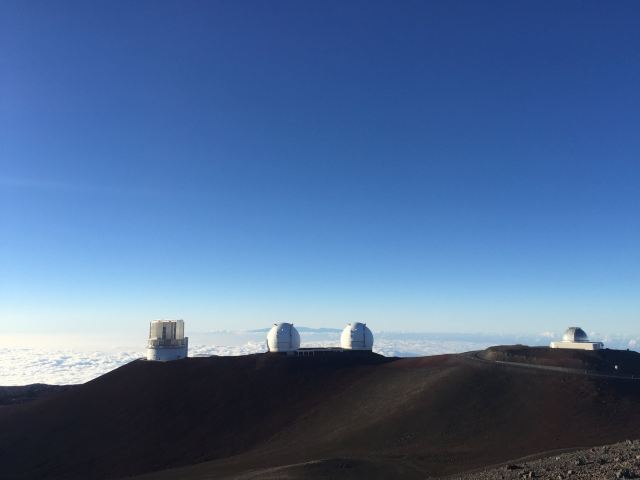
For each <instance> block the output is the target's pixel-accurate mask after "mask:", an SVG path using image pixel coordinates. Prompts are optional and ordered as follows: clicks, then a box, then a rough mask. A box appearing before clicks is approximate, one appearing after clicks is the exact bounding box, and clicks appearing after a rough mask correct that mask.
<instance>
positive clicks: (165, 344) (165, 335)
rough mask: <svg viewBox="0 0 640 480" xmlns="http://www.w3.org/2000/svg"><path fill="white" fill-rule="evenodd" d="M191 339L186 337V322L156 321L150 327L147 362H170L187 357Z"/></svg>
mask: <svg viewBox="0 0 640 480" xmlns="http://www.w3.org/2000/svg"><path fill="white" fill-rule="evenodd" d="M188 349H189V338H188V337H185V336H184V320H154V321H153V322H151V325H150V326H149V342H148V343H147V360H155V361H158V362H169V361H171V360H179V359H181V358H185V357H186V356H187V352H188Z"/></svg>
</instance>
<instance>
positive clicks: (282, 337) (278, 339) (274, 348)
mask: <svg viewBox="0 0 640 480" xmlns="http://www.w3.org/2000/svg"><path fill="white" fill-rule="evenodd" d="M299 348H300V334H299V333H298V330H296V328H295V327H294V326H293V323H275V324H274V325H273V327H271V330H269V333H268V334H267V349H268V350H269V351H270V352H292V351H294V350H297V349H299Z"/></svg>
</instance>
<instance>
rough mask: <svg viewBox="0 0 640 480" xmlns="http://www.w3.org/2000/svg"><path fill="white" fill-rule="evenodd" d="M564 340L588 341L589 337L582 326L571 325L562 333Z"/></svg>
mask: <svg viewBox="0 0 640 480" xmlns="http://www.w3.org/2000/svg"><path fill="white" fill-rule="evenodd" d="M562 341H563V342H588V341H589V337H588V336H587V334H586V333H585V331H584V330H582V329H581V328H580V327H569V328H567V330H566V331H565V332H564V335H562Z"/></svg>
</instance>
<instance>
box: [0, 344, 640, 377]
mask: <svg viewBox="0 0 640 480" xmlns="http://www.w3.org/2000/svg"><path fill="white" fill-rule="evenodd" d="M265 335H266V333H265V332H263V331H254V332H209V333H196V334H191V335H190V338H189V356H192V357H196V356H208V355H221V356H222V355H224V356H227V355H248V354H252V353H260V352H265V351H266V345H265ZM301 336H302V340H303V342H302V346H303V347H330V346H337V345H339V338H340V333H339V331H335V332H326V331H321V332H317V331H315V332H314V331H304V332H303V333H302V334H301ZM590 337H591V338H593V339H597V340H602V341H604V342H605V344H606V346H607V347H609V348H622V349H626V348H629V349H632V350H636V349H637V348H638V347H639V346H640V335H618V336H611V335H598V334H596V333H590ZM554 339H559V335H557V334H554V333H550V332H545V333H541V334H539V335H489V334H481V333H478V334H443V333H431V334H429V333H407V332H375V347H374V351H375V352H376V353H380V354H382V355H385V356H390V357H393V356H397V357H414V356H425V355H438V354H443V353H460V352H467V351H471V350H481V349H484V348H487V347H489V346H491V345H505V344H517V343H520V344H525V345H531V346H534V345H548V344H549V341H551V340H554ZM62 343H63V342H58V341H56V339H55V338H52V339H48V338H42V337H40V338H38V339H37V341H34V340H33V339H30V338H28V337H21V338H19V339H16V338H9V337H0V345H4V346H3V348H0V386H8V385H28V384H32V383H48V384H52V385H68V384H78V383H84V382H87V381H89V380H92V379H94V378H96V377H98V376H100V375H103V374H105V373H107V372H109V371H111V370H113V369H115V368H118V367H120V366H122V365H124V364H126V363H129V362H131V361H133V360H136V359H138V358H141V357H143V356H144V354H145V348H144V340H143V341H142V342H140V343H141V345H136V346H126V345H122V346H114V343H113V342H112V343H111V344H105V343H104V342H100V341H96V340H95V338H94V339H92V341H88V340H87V341H82V339H78V341H76V342H74V344H73V345H62Z"/></svg>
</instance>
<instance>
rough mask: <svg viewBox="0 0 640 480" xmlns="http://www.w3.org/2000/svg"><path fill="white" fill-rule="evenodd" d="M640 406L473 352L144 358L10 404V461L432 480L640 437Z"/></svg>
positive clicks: (599, 383)
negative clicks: (86, 380) (406, 356)
mask: <svg viewBox="0 0 640 480" xmlns="http://www.w3.org/2000/svg"><path fill="white" fill-rule="evenodd" d="M605 355H606V354H605ZM573 359H574V352H570V354H567V356H566V359H564V360H563V358H560V357H558V358H557V359H556V360H557V361H558V362H559V365H560V366H563V361H565V360H566V362H568V363H571V362H573ZM605 360H607V359H606V358H605ZM639 402H640V382H637V381H631V380H624V379H610V378H597V377H589V376H584V375H575V374H564V373H557V372H548V371H538V370H534V369H524V368H514V367H508V366H504V365H499V364H495V363H491V362H482V361H478V360H474V359H472V358H469V357H468V356H465V355H446V356H437V357H424V358H420V359H385V358H384V357H380V356H377V355H373V354H372V355H370V356H361V357H357V356H353V357H315V358H314V357H310V358H309V357H307V358H287V357H282V356H277V355H269V354H259V355H249V356H243V357H210V358H190V359H186V360H181V361H177V362H170V363H164V364H163V363H154V362H145V361H136V362H132V363H131V364H129V365H126V366H124V367H121V368H119V369H117V370H115V371H113V372H111V373H109V374H107V375H104V376H102V377H100V378H98V379H96V380H94V381H92V382H89V383H87V384H84V385H82V386H79V387H77V388H74V389H73V390H71V391H68V392H64V393H62V394H60V395H58V396H55V397H51V398H47V399H43V400H40V401H36V402H33V403H30V404H25V405H17V406H10V407H5V408H3V409H0V464H1V465H3V474H4V475H5V476H6V478H11V479H18V478H21V479H30V478H93V479H101V478H116V477H125V476H128V475H138V474H142V473H145V472H154V473H153V474H150V475H148V476H146V477H140V478H149V479H151V478H154V479H178V478H180V479H205V478H247V479H248V478H335V477H339V478H425V477H428V476H437V475H448V474H453V473H457V472H462V471H466V470H470V469H473V468H478V467H482V466H486V465H494V464H499V463H500V462H505V461H508V460H509V459H513V458H520V457H524V456H526V455H532V454H535V453H537V452H543V451H549V450H555V449H562V448H578V447H585V446H592V445H601V444H605V443H613V442H616V441H621V440H624V439H626V438H633V436H634V435H635V432H637V431H638V427H640V409H638V408H637V406H638V405H639V404H640V403H639ZM568 425H569V426H571V428H567V426H568ZM3 478H5V477H3Z"/></svg>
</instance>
